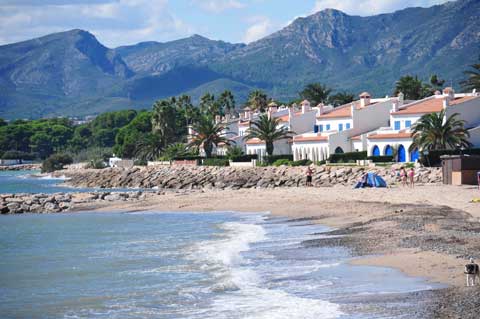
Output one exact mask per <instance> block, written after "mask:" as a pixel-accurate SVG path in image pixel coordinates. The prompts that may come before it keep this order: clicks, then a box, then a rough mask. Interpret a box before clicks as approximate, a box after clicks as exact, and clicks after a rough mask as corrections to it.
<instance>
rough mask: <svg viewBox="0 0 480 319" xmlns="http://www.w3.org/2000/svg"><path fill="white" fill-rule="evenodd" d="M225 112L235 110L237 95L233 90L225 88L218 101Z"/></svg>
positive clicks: (230, 112)
mask: <svg viewBox="0 0 480 319" xmlns="http://www.w3.org/2000/svg"><path fill="white" fill-rule="evenodd" d="M217 103H218V105H219V106H220V108H221V109H222V113H224V114H230V115H231V114H232V113H233V111H234V110H235V97H234V96H233V94H232V92H230V91H228V90H225V91H223V93H222V94H221V95H220V98H219V99H218V101H217Z"/></svg>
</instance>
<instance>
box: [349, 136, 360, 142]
mask: <svg viewBox="0 0 480 319" xmlns="http://www.w3.org/2000/svg"><path fill="white" fill-rule="evenodd" d="M351 139H352V140H354V141H360V140H361V137H360V135H357V136H352V137H351Z"/></svg>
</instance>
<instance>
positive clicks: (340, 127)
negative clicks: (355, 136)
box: [338, 123, 343, 132]
mask: <svg viewBox="0 0 480 319" xmlns="http://www.w3.org/2000/svg"><path fill="white" fill-rule="evenodd" d="M338 130H339V131H340V132H341V131H343V124H342V123H340V124H338Z"/></svg>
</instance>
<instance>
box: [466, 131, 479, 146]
mask: <svg viewBox="0 0 480 319" xmlns="http://www.w3.org/2000/svg"><path fill="white" fill-rule="evenodd" d="M468 132H469V133H470V139H469V141H470V143H472V144H473V146H474V147H480V126H477V127H475V128H472V129H470V130H468Z"/></svg>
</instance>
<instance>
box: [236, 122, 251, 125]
mask: <svg viewBox="0 0 480 319" xmlns="http://www.w3.org/2000/svg"><path fill="white" fill-rule="evenodd" d="M238 125H239V126H249V125H250V121H245V122H240V123H238Z"/></svg>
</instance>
